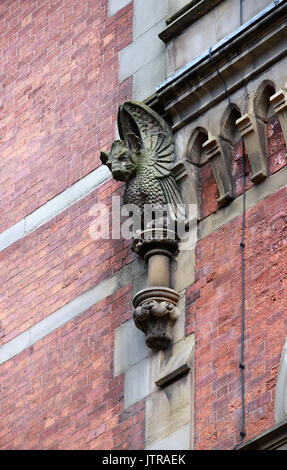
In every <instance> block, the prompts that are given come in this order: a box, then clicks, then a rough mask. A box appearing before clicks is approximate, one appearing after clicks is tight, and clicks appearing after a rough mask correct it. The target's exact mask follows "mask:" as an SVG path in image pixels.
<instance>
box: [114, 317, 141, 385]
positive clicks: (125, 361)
mask: <svg viewBox="0 0 287 470" xmlns="http://www.w3.org/2000/svg"><path fill="white" fill-rule="evenodd" d="M149 354H150V349H148V348H147V346H146V344H145V336H144V334H143V333H142V332H141V331H140V330H138V329H137V328H136V327H135V325H134V322H133V321H132V320H130V321H128V322H126V323H124V324H123V325H121V326H120V327H119V328H117V329H116V330H115V350H114V375H115V376H117V375H120V374H122V373H123V372H125V371H127V370H128V369H129V368H130V367H132V366H133V365H135V364H137V363H138V362H140V361H142V360H143V359H145V358H146V357H147V356H149Z"/></svg>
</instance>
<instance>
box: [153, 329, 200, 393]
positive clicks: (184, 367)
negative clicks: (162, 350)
mask: <svg viewBox="0 0 287 470" xmlns="http://www.w3.org/2000/svg"><path fill="white" fill-rule="evenodd" d="M193 350H194V335H190V336H188V337H187V338H183V339H182V340H181V341H179V342H178V343H176V344H174V345H173V346H172V348H171V350H170V351H169V352H168V354H166V355H167V358H166V361H165V363H164V365H163V366H162V368H161V371H160V373H159V376H158V377H157V378H156V381H155V383H156V385H157V386H159V387H162V386H164V385H165V384H167V383H168V382H170V381H171V380H174V379H175V378H176V377H178V376H180V375H182V374H184V373H186V372H188V371H189V370H190V368H191V367H192V361H193V352H194V351H193Z"/></svg>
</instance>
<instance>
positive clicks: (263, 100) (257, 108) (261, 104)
mask: <svg viewBox="0 0 287 470" xmlns="http://www.w3.org/2000/svg"><path fill="white" fill-rule="evenodd" d="M274 93H275V85H274V83H273V82H272V81H271V80H264V81H263V82H262V83H261V84H260V85H259V87H258V89H257V91H256V93H255V96H254V100H253V112H254V115H255V116H256V117H257V118H258V119H261V120H262V121H263V122H265V123H266V122H267V121H268V119H270V118H271V117H272V116H273V115H274V114H275V109H274V106H273V104H272V103H271V101H270V97H271V96H273V95H274Z"/></svg>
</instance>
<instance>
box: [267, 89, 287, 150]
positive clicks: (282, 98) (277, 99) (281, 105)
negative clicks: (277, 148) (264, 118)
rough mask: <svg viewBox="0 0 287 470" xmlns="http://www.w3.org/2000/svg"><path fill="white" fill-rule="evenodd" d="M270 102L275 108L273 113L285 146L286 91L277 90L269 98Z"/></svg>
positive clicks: (286, 133)
mask: <svg viewBox="0 0 287 470" xmlns="http://www.w3.org/2000/svg"><path fill="white" fill-rule="evenodd" d="M270 101H271V103H272V104H273V106H274V108H275V112H276V114H277V116H278V119H279V121H280V125H281V128H282V132H283V135H284V140H285V143H286V145H287V91H286V90H279V91H278V92H277V93H275V94H274V95H272V96H271V97H270Z"/></svg>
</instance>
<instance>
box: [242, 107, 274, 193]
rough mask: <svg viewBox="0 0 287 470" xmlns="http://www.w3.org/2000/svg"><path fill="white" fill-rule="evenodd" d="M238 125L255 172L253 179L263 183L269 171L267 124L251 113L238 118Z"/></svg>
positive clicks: (255, 181) (256, 182) (254, 181)
mask: <svg viewBox="0 0 287 470" xmlns="http://www.w3.org/2000/svg"><path fill="white" fill-rule="evenodd" d="M236 125H237V126H238V128H239V129H240V133H241V136H242V137H243V138H244V144H245V146H246V150H247V154H248V159H249V162H250V165H251V168H252V173H253V175H252V178H251V181H252V182H253V183H255V184H258V183H261V181H263V180H264V179H265V178H266V177H267V173H268V167H267V158H266V143H265V140H266V137H265V129H266V124H265V123H264V122H263V121H261V120H260V119H258V118H256V117H255V116H254V115H252V114H251V113H249V114H244V116H242V117H241V118H239V119H237V121H236Z"/></svg>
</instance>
